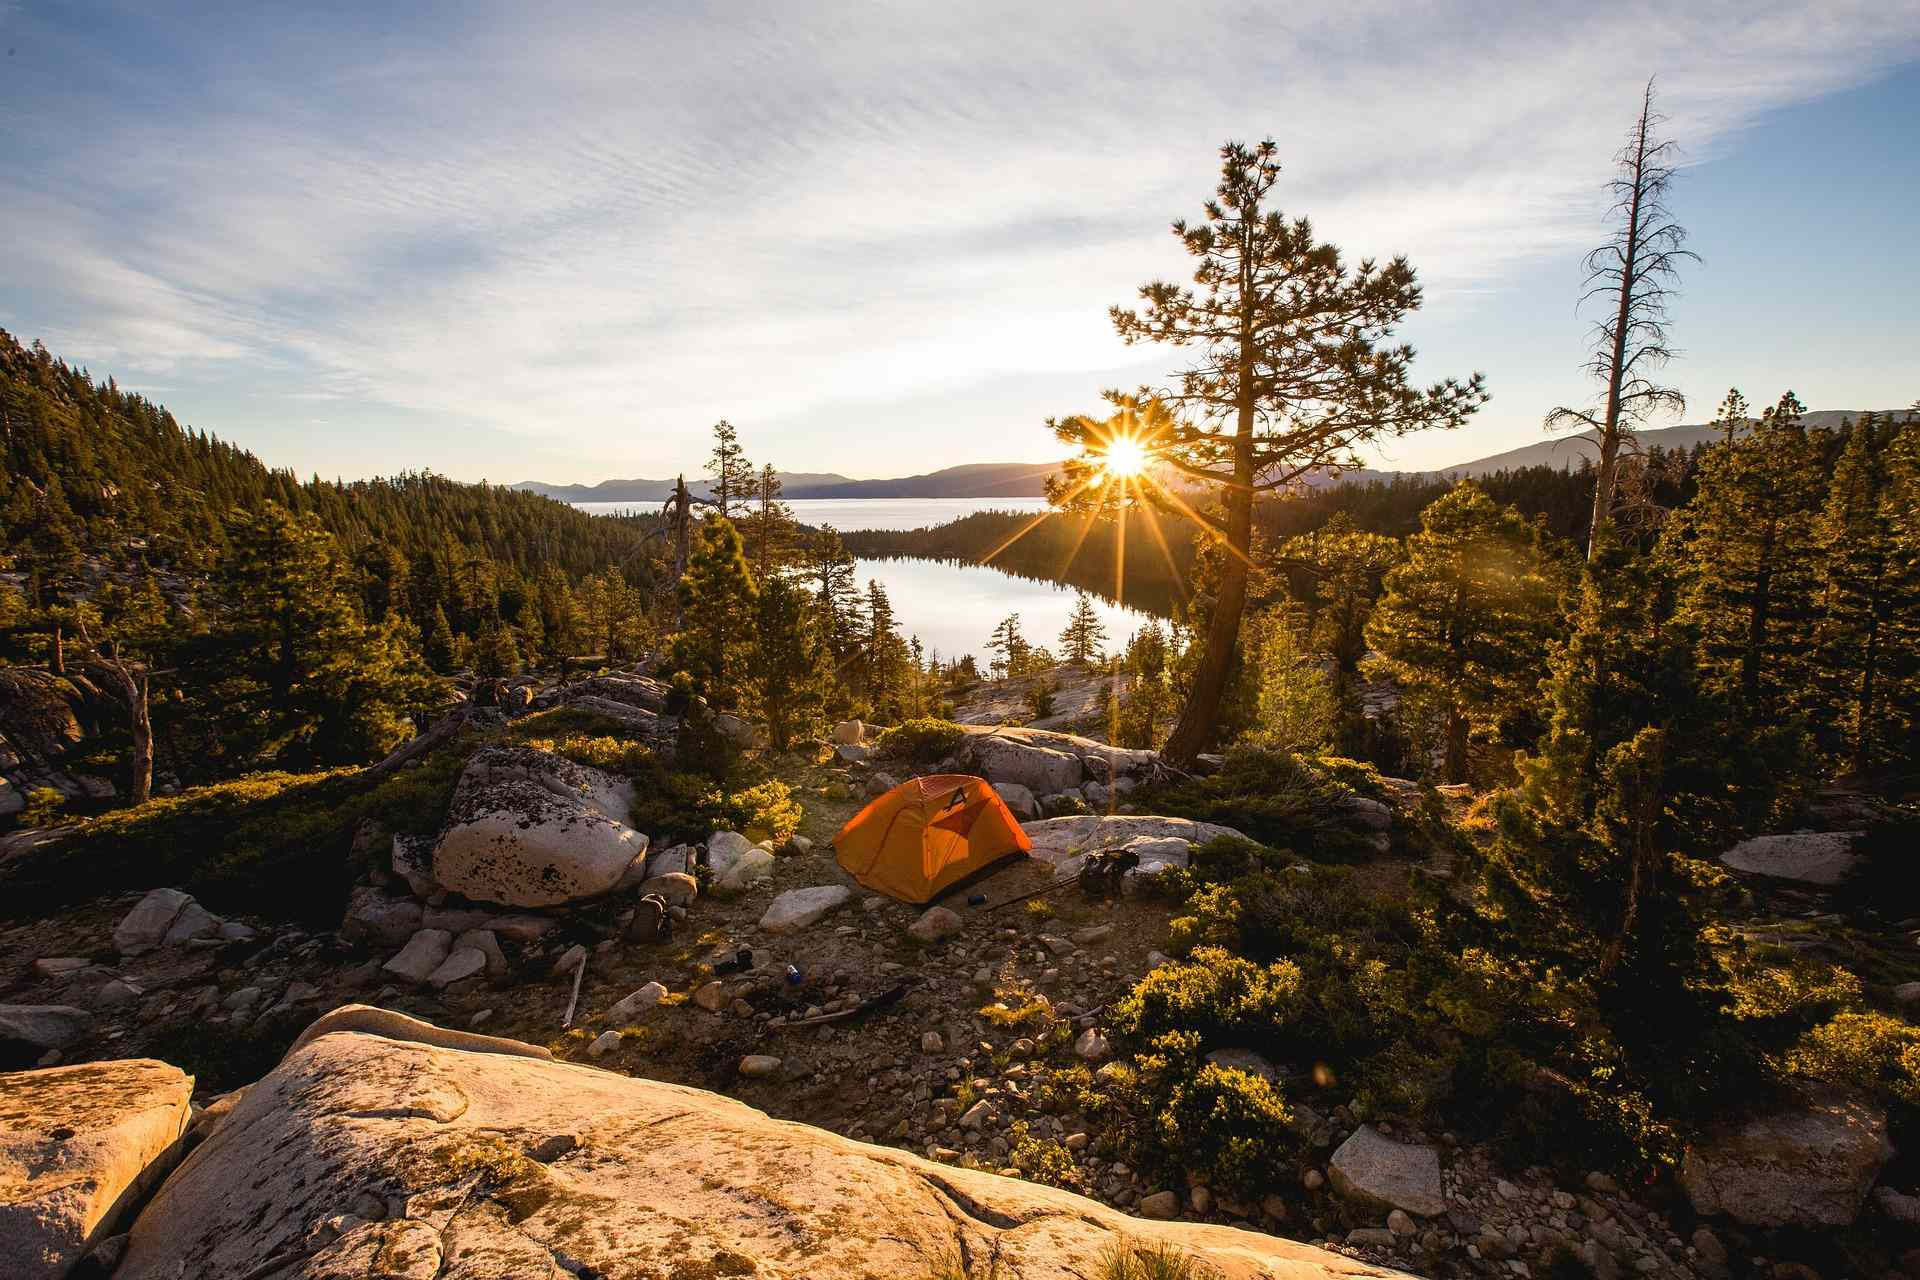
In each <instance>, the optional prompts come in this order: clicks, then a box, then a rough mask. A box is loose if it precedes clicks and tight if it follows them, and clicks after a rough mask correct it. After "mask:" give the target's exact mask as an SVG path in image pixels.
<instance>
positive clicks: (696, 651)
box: [672, 516, 758, 709]
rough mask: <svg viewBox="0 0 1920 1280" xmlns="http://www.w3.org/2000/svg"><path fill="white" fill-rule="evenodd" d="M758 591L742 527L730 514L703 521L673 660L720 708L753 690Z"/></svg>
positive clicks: (683, 591) (683, 590)
mask: <svg viewBox="0 0 1920 1280" xmlns="http://www.w3.org/2000/svg"><path fill="white" fill-rule="evenodd" d="M757 594H758V589H757V588H756V587H755V585H754V581H753V571H752V570H751V569H749V568H748V567H747V557H746V550H745V548H744V547H743V546H742V544H741V542H740V532H739V530H737V529H735V528H734V527H733V522H732V521H731V520H728V519H727V518H726V517H724V516H709V517H708V518H707V519H705V520H703V521H702V522H701V524H700V539H699V542H698V543H697V544H696V545H695V547H694V550H693V556H692V558H691V559H690V560H689V561H688V563H687V576H686V577H685V578H684V579H683V580H682V581H681V583H680V603H681V607H682V609H683V610H684V611H685V616H686V625H685V626H684V627H682V628H681V629H680V632H679V634H677V635H675V636H674V638H673V651H672V660H673V666H674V669H675V670H677V671H684V672H686V673H687V674H688V675H689V676H690V677H691V678H692V680H693V688H694V692H695V693H698V694H699V695H701V696H702V697H704V698H706V700H707V701H708V702H709V703H711V704H712V705H713V706H715V707H718V708H722V709H724V708H728V707H733V706H737V705H739V702H740V699H741V697H742V695H743V694H745V693H747V692H748V690H747V677H748V669H747V668H748V663H749V661H750V660H751V658H752V654H753V634H754V598H755V596H756V595H757Z"/></svg>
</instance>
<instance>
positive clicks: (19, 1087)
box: [0, 1058, 193, 1280]
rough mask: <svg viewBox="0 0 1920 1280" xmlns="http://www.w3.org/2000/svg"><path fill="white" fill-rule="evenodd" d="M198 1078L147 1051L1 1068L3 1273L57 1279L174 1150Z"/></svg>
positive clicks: (12, 1278)
mask: <svg viewBox="0 0 1920 1280" xmlns="http://www.w3.org/2000/svg"><path fill="white" fill-rule="evenodd" d="M192 1097H193V1077H191V1076H189V1075H187V1074H185V1073H184V1072H182V1071H181V1070H180V1069H179V1068H178V1067H172V1066H168V1065H167V1064H166V1063H164V1062H155V1061H153V1060H152V1059H150V1058H131V1059H126V1060H123V1061H119V1062H88V1063H82V1064H80V1065H78V1066H71V1067H51V1068H48V1069H47V1070H44V1071H18V1072H14V1073H12V1074H8V1075H0V1264H3V1265H0V1273H4V1274H5V1275H6V1276H7V1277H8V1280H58V1277H60V1276H64V1275H66V1274H67V1272H68V1271H70V1270H71V1269H72V1268H73V1267H74V1265H75V1264H76V1263H78V1262H79V1261H80V1260H81V1259H82V1258H84V1257H85V1256H86V1255H87V1252H88V1251H89V1250H91V1249H92V1248H93V1247H94V1245H95V1244H96V1243H98V1242H99V1241H100V1240H101V1239H103V1238H105V1237H106V1236H108V1235H111V1234H112V1233H113V1232H114V1231H116V1230H118V1229H120V1227H122V1226H123V1225H124V1224H123V1223H121V1222H120V1221H119V1219H120V1218H121V1216H122V1215H123V1213H124V1212H125V1210H126V1209H127V1208H128V1207H130V1206H131V1205H132V1204H133V1203H134V1202H136V1201H137V1200H138V1199H139V1198H140V1197H141V1196H142V1195H143V1194H144V1193H145V1192H146V1190H147V1189H148V1188H150V1187H151V1186H152V1185H153V1184H154V1182H156V1181H157V1180H158V1179H159V1178H161V1177H163V1176H165V1174H166V1172H167V1170H168V1169H169V1168H171V1167H172V1163H173V1159H174V1157H175V1156H176V1155H177V1144H178V1143H179V1139H180V1136H181V1135H182V1134H183V1133H185V1132H186V1128H187V1121H188V1119H189V1117H190V1115H191V1112H192V1108H191V1105H190V1103H191V1100H192Z"/></svg>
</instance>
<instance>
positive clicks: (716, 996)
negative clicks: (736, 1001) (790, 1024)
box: [693, 982, 818, 1017]
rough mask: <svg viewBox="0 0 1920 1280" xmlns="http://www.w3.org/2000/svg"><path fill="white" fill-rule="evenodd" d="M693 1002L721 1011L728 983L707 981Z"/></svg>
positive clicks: (725, 1004) (708, 1009)
mask: <svg viewBox="0 0 1920 1280" xmlns="http://www.w3.org/2000/svg"><path fill="white" fill-rule="evenodd" d="M693 1002H694V1003H695V1004H697V1005H699V1006H700V1007H701V1008H702V1009H705V1010H706V1011H707V1012H708V1013H718V1012H720V1011H721V1010H722V1009H724V1008H726V1007H727V984H726V983H724V982H709V983H707V984H706V985H705V986H704V987H701V988H700V989H699V990H697V991H695V992H694V993H693ZM807 1016H808V1017H816V1016H818V1015H817V1014H814V1013H809V1014H808V1015H807Z"/></svg>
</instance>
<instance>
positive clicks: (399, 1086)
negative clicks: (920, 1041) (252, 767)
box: [116, 1019, 1382, 1280]
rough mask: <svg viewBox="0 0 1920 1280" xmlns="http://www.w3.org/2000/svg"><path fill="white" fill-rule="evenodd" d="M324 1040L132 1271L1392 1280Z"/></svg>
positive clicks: (875, 1154) (144, 1239) (123, 1274)
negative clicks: (1120, 1259) (1131, 1270)
mask: <svg viewBox="0 0 1920 1280" xmlns="http://www.w3.org/2000/svg"><path fill="white" fill-rule="evenodd" d="M327 1021H328V1020H327V1019H323V1020H322V1022H323V1023H326V1022H327ZM415 1025H418V1024H415ZM396 1029H397V1030H398V1031H401V1032H404V1031H405V1028H404V1027H401V1028H396ZM428 1030H429V1031H431V1030H432V1029H430V1028H429V1029H428ZM316 1032H317V1034H314V1035H312V1036H311V1038H308V1039H306V1040H305V1041H304V1042H302V1043H300V1044H297V1045H296V1047H295V1048H294V1049H293V1050H292V1051H290V1052H289V1053H288V1055H287V1056H286V1058H285V1059H284V1060H283V1061H282V1062H281V1064H280V1065H279V1066H278V1067H277V1068H276V1069H275V1070H274V1071H273V1072H272V1073H271V1074H270V1075H268V1076H267V1077H266V1078H265V1079H264V1080H262V1081H260V1082H259V1083H258V1084H256V1085H254V1086H253V1087H252V1088H250V1089H248V1091H247V1093H246V1096H245V1097H244V1098H243V1099H241V1100H240V1102H239V1103H238V1105H236V1106H235V1108H234V1110H233V1113H232V1115H231V1116H230V1117H229V1118H228V1119H227V1120H226V1121H225V1122H224V1123H223V1124H222V1125H220V1127H219V1128H218V1129H216V1130H215V1131H214V1132H213V1134H212V1135H211V1136H210V1137H209V1138H208V1139H207V1141H206V1142H205V1143H204V1144H203V1145H202V1146H200V1147H199V1148H198V1149H197V1150H195V1151H194V1153H193V1154H192V1155H191V1156H190V1157H189V1158H188V1159H187V1161H186V1162H185V1163H184V1164H183V1165H182V1166H181V1167H180V1169H179V1170H178V1171H177V1172H176V1173H175V1174H174V1176H173V1177H172V1178H170V1179H169V1180H168V1182H167V1185H166V1186H165V1187H164V1188H162V1189H161V1191H160V1193H159V1194H158V1195H157V1196H156V1197H155V1199H154V1200H153V1202H152V1203H151V1204H150V1205H149V1207H148V1208H147V1210H146V1211H145V1212H144V1213H143V1214H142V1215H141V1217H140V1220H139V1222H138V1223H137V1224H136V1226H135V1227H134V1230H133V1234H132V1239H131V1241H130V1244H129V1248H128V1252H127V1256H126V1259H125V1261H124V1262H123V1263H122V1264H121V1267H120V1270H119V1271H118V1272H117V1273H116V1275H117V1276H118V1277H119V1280H162V1278H164V1280H176V1277H178V1276H180V1275H191V1276H196V1277H204V1278H205V1280H238V1277H241V1276H244V1275H248V1274H257V1272H256V1269H257V1268H259V1267H261V1266H262V1265H263V1264H265V1263H267V1262H276V1261H277V1262H278V1263H279V1265H278V1266H277V1267H276V1268H275V1270H274V1273H273V1274H274V1276H275V1278H276V1280H320V1278H321V1277H333V1276H347V1275H353V1276H361V1275H368V1274H381V1275H387V1276H404V1277H411V1276H420V1277H423V1278H424V1277H432V1276H440V1277H446V1278H447V1280H479V1278H480V1277H496V1276H506V1275H512V1276H539V1277H554V1278H556V1280H563V1278H564V1277H565V1276H567V1275H568V1274H572V1275H607V1276H612V1275H629V1274H643V1273H657V1274H660V1275H675V1274H678V1275H756V1276H760V1277H763V1278H764V1280H779V1278H781V1277H789V1278H791V1277H801V1276H805V1277H810V1278H811V1280H842V1278H846V1280H851V1278H852V1277H866V1276H874V1275H888V1276H923V1275H928V1274H931V1273H932V1271H933V1270H935V1269H937V1268H938V1267H939V1266H940V1265H941V1263H942V1260H943V1259H951V1260H952V1261H953V1263H954V1265H955V1266H957V1267H960V1268H962V1269H966V1270H968V1271H969V1272H971V1271H972V1268H973V1266H975V1265H983V1260H985V1259H987V1258H993V1259H994V1260H995V1264H994V1272H995V1274H996V1275H997V1276H998V1277H1000V1278H1001V1280H1040V1278H1041V1277H1049V1278H1052V1277H1059V1278H1061V1280H1064V1278H1065V1277H1068V1276H1084V1275H1087V1274H1090V1269H1091V1268H1093V1267H1094V1266H1095V1265H1096V1264H1097V1262H1098V1260H1099V1258H1100V1257H1101V1255H1102V1254H1103V1253H1105V1252H1107V1251H1108V1250H1109V1249H1111V1248H1113V1247H1114V1246H1116V1245H1120V1244H1123V1243H1125V1242H1127V1241H1130V1240H1131V1241H1139V1242H1142V1243H1146V1244H1157V1243H1165V1244H1167V1245H1169V1246H1171V1247H1172V1248H1173V1249H1175V1250H1176V1251H1179V1252H1183V1253H1185V1254H1188V1255H1190V1256H1191V1257H1192V1258H1193V1259H1194V1261H1195V1262H1196V1263H1197V1264H1199V1266H1200V1267H1201V1268H1202V1269H1203V1271H1204V1272H1205V1273H1206V1274H1210V1275H1214V1276H1218V1277H1220V1278H1221V1280H1252V1277H1256V1276H1262V1277H1264V1276H1272V1275H1285V1276H1289V1277H1292V1278H1294V1280H1319V1278H1321V1277H1332V1276H1379V1275H1381V1274H1382V1272H1381V1270H1380V1269H1379V1268H1378V1267H1374V1266H1370V1265H1368V1264H1365V1263H1362V1262H1360V1261H1358V1260H1355V1259H1349V1258H1342V1257H1339V1256H1336V1255H1334V1254H1330V1253H1325V1252H1322V1251H1320V1250H1317V1249H1314V1248H1311V1247H1309V1246H1306V1245H1301V1244H1295V1243H1292V1242H1290V1241H1286V1240H1282V1239H1278V1238H1275V1237H1272V1236H1265V1235H1258V1234H1255V1233H1253V1232H1249V1231H1241V1230H1237V1229H1234V1228H1230V1227H1218V1226H1204V1225H1194V1224H1185V1223H1168V1224H1155V1223H1148V1222H1145V1221H1142V1220H1140V1219H1137V1218H1130V1217H1127V1216H1125V1215H1124V1214H1121V1213H1118V1212H1115V1211H1114V1210H1111V1209H1108V1208H1106V1207H1105V1206H1103V1205H1100V1204H1098V1203H1096V1202H1094V1201H1092V1200H1088V1199H1084V1198H1082V1197H1080V1196H1076V1195H1073V1194H1070V1193H1068V1192H1065V1191H1059V1190H1055V1189H1053V1188H1050V1187H1045V1186H1039V1185H1036V1184H1031V1183H1026V1182H1021V1181H1018V1180H1016V1179H1011V1178H1002V1177H996V1176H994V1175H991V1174H987V1173H981V1172H976V1171H972V1170H966V1169H959V1168H953V1167H949V1166H944V1165H938V1164H934V1163H931V1162H929V1161H926V1160H922V1159H920V1158H918V1157H915V1156H912V1155H908V1154H906V1153H904V1152H901V1151H898V1150H894V1149H891V1148H886V1147H877V1146H869V1145H866V1144H864V1143H860V1142H856V1141H853V1140H852V1139H848V1138H843V1137H840V1136H838V1135H837V1134H833V1133H830V1132H826V1131H824V1130H819V1129H813V1128H809V1127H807V1126H804V1125H799V1124H792V1123H787V1122H782V1121H776V1120H772V1119H769V1118H768V1117H767V1116H765V1115H763V1114H762V1113H760V1112H758V1111H755V1110H753V1109H751V1108H749V1107H747V1106H745V1105H743V1104H741V1103H738V1102H734V1101H732V1100H730V1099H727V1098H723V1097H720V1096H717V1095H714V1094H710V1093H705V1092H702V1091H700V1090H696V1089H688V1088H682V1087H679V1086H675V1085H668V1084H662V1083H659V1082H655V1081H650V1080H642V1079H633V1078H629V1077H626V1076H622V1075H616V1074H613V1073H611V1072H605V1071H600V1070H596V1069H594V1068H591V1067H585V1066H575V1065H570V1064H563V1063H555V1062H542V1061H536V1060H530V1059H525V1058H517V1057H508V1056H504V1055H502V1054H500V1053H494V1052H481V1053H470V1052H459V1051H456V1050H452V1049H446V1048H438V1047H434V1046H431V1045H428V1044H422V1043H411V1042H405V1041H400V1040H395V1039H389V1038H386V1037H383V1036H379V1035H370V1034H366V1033H364V1032H359V1031H345V1030H334V1029H333V1028H332V1027H327V1026H323V1027H320V1028H316ZM475 1038H476V1039H477V1038H478V1037H475ZM766 1065H767V1064H762V1063H755V1064H754V1071H755V1073H758V1072H759V1071H760V1070H761V1068H762V1067H764V1066H766ZM743 1068H744V1064H743ZM773 1069H774V1070H778V1067H777V1065H776V1066H774V1067H773ZM263 1153H271V1158H270V1159H263V1158H262V1154H263Z"/></svg>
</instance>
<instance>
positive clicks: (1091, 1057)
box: [1073, 1027, 1111, 1062]
mask: <svg viewBox="0 0 1920 1280" xmlns="http://www.w3.org/2000/svg"><path fill="white" fill-rule="evenodd" d="M1110 1049H1111V1046H1109V1045H1108V1043H1107V1038H1106V1037H1105V1036H1103V1035H1101V1034H1100V1032H1099V1031H1098V1030H1096V1029H1095V1028H1093V1027H1088V1028H1087V1029H1086V1030H1085V1031H1082V1032H1081V1033H1080V1038H1079V1039H1078V1040H1075V1041H1074V1042H1073V1051H1074V1052H1075V1053H1077V1054H1079V1055H1080V1056H1081V1057H1082V1058H1085V1059H1086V1060H1087V1061H1088V1062H1098V1061H1099V1060H1100V1059H1102V1058H1104V1057H1106V1056H1107V1054H1108V1052H1109V1051H1110Z"/></svg>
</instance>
